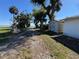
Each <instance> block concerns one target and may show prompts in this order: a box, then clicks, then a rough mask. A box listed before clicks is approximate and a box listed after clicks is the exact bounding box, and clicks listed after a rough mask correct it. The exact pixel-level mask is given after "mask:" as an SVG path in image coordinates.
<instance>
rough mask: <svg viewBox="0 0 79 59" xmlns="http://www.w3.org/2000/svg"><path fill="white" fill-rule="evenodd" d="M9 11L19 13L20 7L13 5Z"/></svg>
mask: <svg viewBox="0 0 79 59" xmlns="http://www.w3.org/2000/svg"><path fill="white" fill-rule="evenodd" d="M9 12H10V13H11V14H15V15H16V14H18V9H17V8H16V7H15V6H11V7H10V8H9Z"/></svg>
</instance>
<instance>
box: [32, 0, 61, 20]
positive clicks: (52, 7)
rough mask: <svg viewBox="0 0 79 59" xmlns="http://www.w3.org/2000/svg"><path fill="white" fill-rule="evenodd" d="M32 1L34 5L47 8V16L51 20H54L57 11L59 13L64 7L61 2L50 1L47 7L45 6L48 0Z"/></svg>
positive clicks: (57, 0) (58, 0) (56, 0)
mask: <svg viewBox="0 0 79 59" xmlns="http://www.w3.org/2000/svg"><path fill="white" fill-rule="evenodd" d="M31 1H32V3H35V4H39V5H41V6H43V7H44V8H45V9H46V10H47V15H48V16H49V19H50V20H54V13H55V12H56V11H59V10H60V7H61V5H62V4H61V2H60V0H50V3H49V5H48V6H47V7H46V6H45V1H46V0H31Z"/></svg>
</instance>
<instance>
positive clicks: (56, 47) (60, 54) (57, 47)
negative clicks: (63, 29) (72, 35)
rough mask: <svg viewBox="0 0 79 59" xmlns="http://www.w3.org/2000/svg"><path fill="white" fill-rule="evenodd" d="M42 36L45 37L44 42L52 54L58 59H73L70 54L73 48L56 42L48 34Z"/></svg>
mask: <svg viewBox="0 0 79 59" xmlns="http://www.w3.org/2000/svg"><path fill="white" fill-rule="evenodd" d="M40 38H41V39H43V41H44V43H45V44H46V46H47V47H48V49H49V51H50V56H52V57H53V56H54V57H55V58H56V59H71V57H70V56H69V52H70V51H71V50H70V49H69V48H67V47H65V46H64V45H62V44H61V43H58V42H56V41H55V40H54V39H52V38H50V37H49V36H48V35H41V36H40Z"/></svg>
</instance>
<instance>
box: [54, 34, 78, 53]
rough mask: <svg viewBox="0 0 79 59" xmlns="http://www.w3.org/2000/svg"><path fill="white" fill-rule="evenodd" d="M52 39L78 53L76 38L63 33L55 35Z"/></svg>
mask: <svg viewBox="0 0 79 59" xmlns="http://www.w3.org/2000/svg"><path fill="white" fill-rule="evenodd" d="M53 39H54V40H56V41H57V42H59V43H61V44H63V45H64V46H66V47H68V48H69V49H71V50H73V51H75V52H76V53H78V54H79V40H78V39H75V38H71V37H68V36H64V35H62V36H59V37H55V38H53Z"/></svg>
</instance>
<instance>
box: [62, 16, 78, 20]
mask: <svg viewBox="0 0 79 59" xmlns="http://www.w3.org/2000/svg"><path fill="white" fill-rule="evenodd" d="M73 19H79V16H72V17H67V18H65V19H62V20H64V21H67V20H73Z"/></svg>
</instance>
